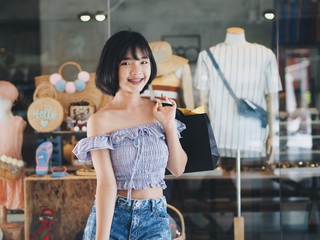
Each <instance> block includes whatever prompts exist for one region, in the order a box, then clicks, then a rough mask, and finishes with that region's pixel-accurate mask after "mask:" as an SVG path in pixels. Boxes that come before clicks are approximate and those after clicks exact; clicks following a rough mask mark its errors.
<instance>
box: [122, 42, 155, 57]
mask: <svg viewBox="0 0 320 240" xmlns="http://www.w3.org/2000/svg"><path fill="white" fill-rule="evenodd" d="M137 50H140V51H141V52H142V53H143V55H144V56H146V57H148V58H150V51H149V50H148V47H147V46H145V44H144V43H141V42H134V43H132V44H130V45H128V46H126V47H125V48H123V51H122V52H121V54H120V59H119V60H120V61H122V60H124V59H125V58H126V55H127V53H128V52H130V53H131V55H132V57H133V58H134V59H135V60H139V58H138V56H137Z"/></svg>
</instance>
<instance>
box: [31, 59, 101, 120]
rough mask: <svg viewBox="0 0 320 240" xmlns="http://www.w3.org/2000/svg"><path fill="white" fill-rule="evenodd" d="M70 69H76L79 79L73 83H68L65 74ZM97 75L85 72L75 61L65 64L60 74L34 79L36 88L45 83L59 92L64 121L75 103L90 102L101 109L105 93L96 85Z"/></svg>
mask: <svg viewBox="0 0 320 240" xmlns="http://www.w3.org/2000/svg"><path fill="white" fill-rule="evenodd" d="M70 67H73V68H76V71H77V72H78V74H77V77H76V79H75V80H73V81H67V80H65V79H64V78H65V77H64V73H66V72H65V71H66V70H69V71H67V73H68V72H69V73H70V70H71V69H69V68H70ZM66 68H68V69H66ZM94 79H95V74H94V73H89V72H87V71H83V70H82V68H81V66H80V64H78V63H77V62H73V61H68V62H65V63H63V64H62V65H61V66H60V67H59V69H58V72H56V73H53V74H51V75H41V76H36V77H35V78H34V80H35V85H36V87H37V86H38V85H40V84H41V83H43V82H46V83H50V84H51V85H52V86H54V88H55V89H56V91H57V100H58V101H59V102H60V104H61V105H62V107H63V110H64V120H66V118H67V116H68V113H69V107H70V104H72V103H74V102H81V101H88V102H90V103H91V104H92V105H94V107H95V109H99V107H100V106H101V104H102V101H103V93H102V92H101V91H100V90H99V89H98V88H97V87H96V85H95V81H94Z"/></svg>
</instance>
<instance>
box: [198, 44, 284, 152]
mask: <svg viewBox="0 0 320 240" xmlns="http://www.w3.org/2000/svg"><path fill="white" fill-rule="evenodd" d="M210 51H211V52H212V53H213V55H214V57H215V59H216V60H217V62H218V64H219V66H220V68H221V71H222V72H223V73H224V75H225V77H226V79H227V80H228V82H229V84H230V86H231V88H232V89H233V91H234V92H235V94H236V95H237V96H238V97H239V98H248V99H250V100H251V101H253V102H254V103H256V104H258V105H259V106H261V107H263V108H264V109H266V99H265V95H267V94H269V93H273V92H278V91H279V90H281V81H280V77H279V72H278V65H277V61H276V58H275V55H274V53H273V52H272V51H271V50H270V49H268V48H266V47H264V46H262V45H259V44H255V43H247V42H246V43H244V44H237V45H228V44H226V43H220V44H217V45H216V46H214V47H211V48H210ZM194 84H195V87H196V88H197V89H199V90H205V91H207V99H206V101H207V102H208V115H209V118H210V121H211V124H212V127H213V131H214V134H215V137H216V141H217V145H218V147H219V151H220V156H222V157H236V154H237V149H240V150H241V156H242V157H263V156H265V154H266V149H265V142H266V138H267V133H268V132H267V131H268V129H265V128H261V127H260V121H259V120H257V119H253V118H246V117H243V116H239V114H238V112H237V108H236V104H235V101H234V99H233V98H232V97H231V95H230V94H229V92H228V90H227V89H226V87H225V86H224V84H223V82H222V80H221V79H220V77H219V75H218V73H217V71H216V69H215V68H214V66H213V65H212V62H211V60H210V58H209V56H208V54H207V53H206V52H205V51H202V52H200V54H199V57H198V62H197V67H196V71H195V77H194Z"/></svg>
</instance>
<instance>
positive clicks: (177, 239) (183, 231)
mask: <svg viewBox="0 0 320 240" xmlns="http://www.w3.org/2000/svg"><path fill="white" fill-rule="evenodd" d="M167 207H168V208H169V209H171V210H172V211H173V212H175V213H176V214H177V215H178V217H179V220H180V224H181V235H180V236H177V237H175V238H173V240H185V239H186V229H185V228H186V227H185V223H184V218H183V215H182V213H181V212H180V211H179V210H178V209H177V208H176V207H174V206H172V205H170V204H167Z"/></svg>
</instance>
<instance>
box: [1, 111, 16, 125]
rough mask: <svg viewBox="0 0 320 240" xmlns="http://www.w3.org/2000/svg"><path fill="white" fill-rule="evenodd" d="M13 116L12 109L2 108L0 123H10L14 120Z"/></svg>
mask: <svg viewBox="0 0 320 240" xmlns="http://www.w3.org/2000/svg"><path fill="white" fill-rule="evenodd" d="M13 117H14V116H13V114H12V112H11V111H4V110H0V123H9V122H11V121H12V119H13Z"/></svg>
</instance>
